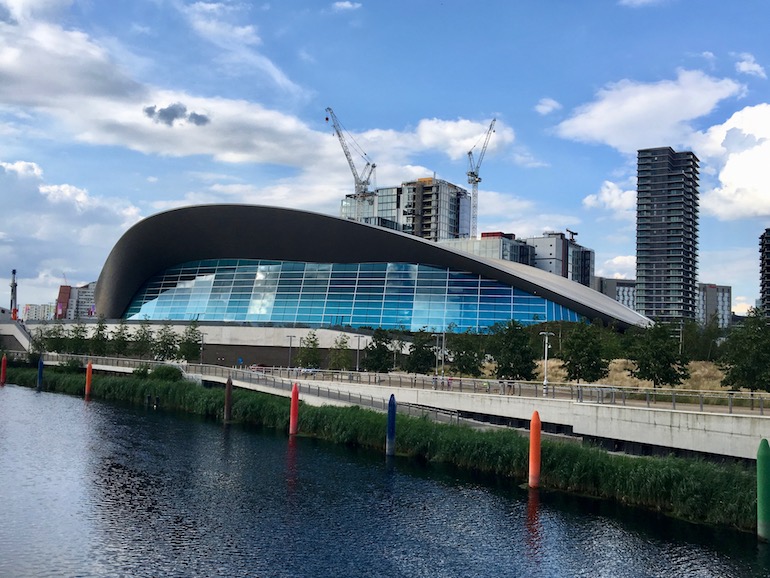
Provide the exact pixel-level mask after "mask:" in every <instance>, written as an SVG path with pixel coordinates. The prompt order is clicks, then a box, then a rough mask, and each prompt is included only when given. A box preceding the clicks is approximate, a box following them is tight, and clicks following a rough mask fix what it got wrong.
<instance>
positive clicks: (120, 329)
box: [110, 319, 130, 357]
mask: <svg viewBox="0 0 770 578" xmlns="http://www.w3.org/2000/svg"><path fill="white" fill-rule="evenodd" d="M129 344H130V337H129V335H128V327H127V326H126V320H125V319H121V320H120V321H119V322H118V326H117V327H116V328H115V329H114V331H113V332H112V335H111V336H110V351H111V352H112V353H114V354H115V355H117V356H118V357H120V356H121V355H125V354H126V353H127V352H128V346H129Z"/></svg>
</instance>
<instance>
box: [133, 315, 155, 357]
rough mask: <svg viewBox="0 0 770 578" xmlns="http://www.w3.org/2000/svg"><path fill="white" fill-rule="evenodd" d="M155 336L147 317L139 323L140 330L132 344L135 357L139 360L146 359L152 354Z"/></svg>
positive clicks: (137, 331)
mask: <svg viewBox="0 0 770 578" xmlns="http://www.w3.org/2000/svg"><path fill="white" fill-rule="evenodd" d="M152 344H153V334H152V329H151V328H150V320H149V319H147V318H146V317H145V318H144V319H143V320H142V321H141V323H139V329H137V330H136V333H135V334H134V339H133V340H132V342H131V350H132V351H133V353H134V355H136V356H138V357H139V359H144V358H145V356H147V355H149V354H150V352H152Z"/></svg>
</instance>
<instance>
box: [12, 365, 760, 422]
mask: <svg viewBox="0 0 770 578" xmlns="http://www.w3.org/2000/svg"><path fill="white" fill-rule="evenodd" d="M19 355H22V356H23V357H24V358H26V355H27V354H26V352H22V353H19ZM43 359H44V360H45V361H46V362H52V363H63V362H66V361H67V360H69V359H78V360H79V361H80V362H81V363H83V364H85V362H86V361H87V360H91V361H92V362H93V363H94V364H96V365H108V366H113V367H122V368H127V369H128V368H133V369H136V368H138V367H141V366H147V367H154V366H157V365H164V364H165V365H168V364H169V362H164V361H151V360H141V359H132V358H123V357H121V358H116V357H97V356H81V355H69V354H45V355H44V356H43ZM172 365H176V366H177V367H180V368H181V369H182V371H183V372H184V373H185V374H186V375H187V376H190V377H192V378H193V379H195V378H196V377H197V376H201V378H202V377H218V378H223V379H226V378H227V377H232V378H233V379H238V380H240V381H243V382H246V383H251V384H254V385H263V386H266V387H271V388H274V389H280V390H284V391H291V387H292V384H293V383H294V382H295V381H300V382H303V383H302V387H303V389H304V390H305V391H308V392H310V391H314V392H315V395H317V396H319V397H328V398H329V399H342V398H344V397H345V396H346V395H347V396H351V395H352V396H353V397H351V398H350V399H342V400H343V401H348V402H350V403H355V404H357V405H365V406H367V407H372V408H374V409H385V408H386V407H387V401H384V402H383V399H382V397H377V396H369V397H368V398H367V397H366V396H362V395H359V394H352V393H350V392H346V390H344V389H340V388H332V387H322V386H321V385H319V384H318V382H322V383H323V382H329V383H330V385H331V384H332V383H336V384H339V385H340V386H344V385H348V384H357V385H370V386H383V387H387V388H390V389H392V388H417V389H425V390H428V389H430V390H435V391H445V392H452V393H476V394H489V395H497V396H519V397H530V398H531V397H535V398H548V399H552V400H560V401H571V402H574V403H593V404H606V405H619V406H629V407H638V408H650V409H666V410H681V411H698V412H709V413H728V414H740V415H760V416H764V415H765V409H766V408H767V409H770V394H768V393H766V392H761V393H759V392H744V391H737V392H732V391H698V390H687V389H675V388H645V387H625V386H623V387H620V386H612V385H604V384H565V383H548V384H547V385H544V384H543V383H540V382H532V381H517V380H498V379H471V378H465V377H463V378H458V377H448V376H446V377H441V376H431V375H414V374H403V373H371V372H356V371H331V370H307V369H304V370H303V369H296V368H285V367H259V368H256V369H255V370H252V369H249V368H247V367H224V366H221V365H202V364H197V363H173V364H172ZM339 396H342V397H339ZM400 407H401V404H399V408H400ZM415 407H417V406H415ZM419 407H421V408H422V410H425V408H424V406H419ZM431 411H437V412H442V411H444V410H441V409H437V408H432V409H431ZM449 413H450V414H451V415H454V416H455V417H456V415H455V414H454V413H452V412H449Z"/></svg>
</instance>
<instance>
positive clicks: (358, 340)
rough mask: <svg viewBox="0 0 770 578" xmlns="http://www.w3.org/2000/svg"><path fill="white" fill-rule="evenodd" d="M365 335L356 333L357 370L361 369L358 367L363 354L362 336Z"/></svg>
mask: <svg viewBox="0 0 770 578" xmlns="http://www.w3.org/2000/svg"><path fill="white" fill-rule="evenodd" d="M362 337H363V335H356V371H359V369H358V361H359V359H360V354H361V338H362Z"/></svg>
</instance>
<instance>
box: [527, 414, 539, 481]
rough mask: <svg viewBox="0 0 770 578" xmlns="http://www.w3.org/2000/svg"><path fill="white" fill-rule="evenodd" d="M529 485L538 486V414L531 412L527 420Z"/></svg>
mask: <svg viewBox="0 0 770 578" xmlns="http://www.w3.org/2000/svg"><path fill="white" fill-rule="evenodd" d="M529 487H530V488H538V487H540V414H539V413H537V411H534V412H532V421H530V422H529Z"/></svg>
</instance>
